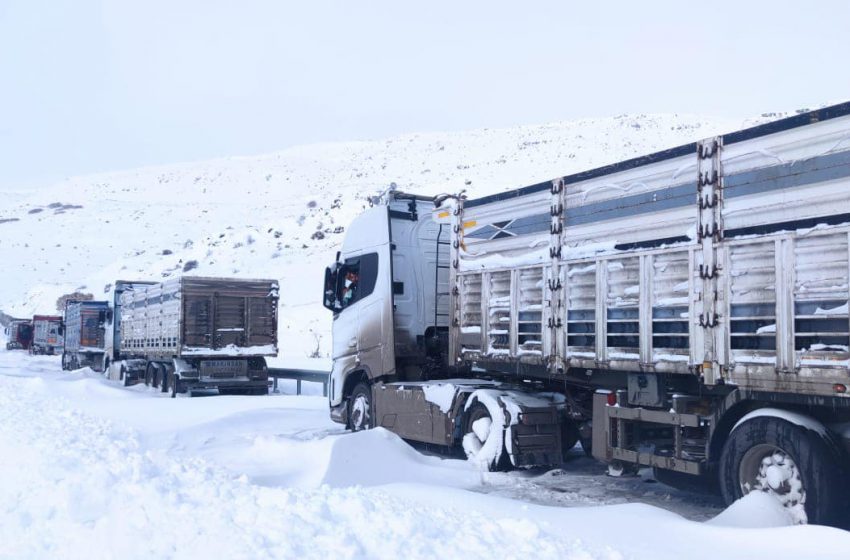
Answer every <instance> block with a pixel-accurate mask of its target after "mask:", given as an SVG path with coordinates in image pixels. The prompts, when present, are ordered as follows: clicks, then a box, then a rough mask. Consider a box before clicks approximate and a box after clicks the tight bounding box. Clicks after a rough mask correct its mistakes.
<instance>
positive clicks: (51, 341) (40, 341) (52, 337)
mask: <svg viewBox="0 0 850 560" xmlns="http://www.w3.org/2000/svg"><path fill="white" fill-rule="evenodd" d="M32 329H33V337H32V345H31V346H30V354H47V355H50V356H52V355H54V354H56V353H57V352H58V351H59V350H61V349H62V346H63V338H62V317H59V316H57V315H35V316H33V318H32Z"/></svg>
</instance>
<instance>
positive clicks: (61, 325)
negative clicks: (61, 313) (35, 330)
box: [56, 323, 65, 336]
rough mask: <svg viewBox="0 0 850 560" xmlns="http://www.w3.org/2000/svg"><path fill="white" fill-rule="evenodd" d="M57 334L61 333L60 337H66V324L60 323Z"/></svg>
mask: <svg viewBox="0 0 850 560" xmlns="http://www.w3.org/2000/svg"><path fill="white" fill-rule="evenodd" d="M56 332H57V333H59V334H60V335H63V336H64V335H65V323H60V324H59V328H58V329H56Z"/></svg>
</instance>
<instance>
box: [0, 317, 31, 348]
mask: <svg viewBox="0 0 850 560" xmlns="http://www.w3.org/2000/svg"><path fill="white" fill-rule="evenodd" d="M5 334H6V350H29V347H30V344H32V321H30V320H29V319H11V320H10V321H9V324H8V325H7V326H6V328H5Z"/></svg>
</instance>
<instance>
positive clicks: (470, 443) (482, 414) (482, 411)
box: [463, 402, 511, 472]
mask: <svg viewBox="0 0 850 560" xmlns="http://www.w3.org/2000/svg"><path fill="white" fill-rule="evenodd" d="M492 426H493V419H492V417H491V416H490V411H489V410H488V409H487V407H486V406H484V405H483V404H482V403H480V402H476V403H474V404H473V405H472V406H470V407H469V410H467V411H466V416H465V420H464V423H463V451H464V453H466V457H467V459H468V460H470V461H475V460H476V458H477V456H478V453H479V452H480V451H481V449H482V448H483V447H484V445H485V444H486V443H487V441H489V440H490V438H493V437H497V436H496V434H495V433H494V432H493V431H491V428H492ZM497 429H498V428H497ZM477 462H478V464H479V466H480V467H483V468H484V469H486V470H488V471H491V472H493V471H506V470H509V469H510V468H511V460H510V457H508V454H507V452H506V450H505V443H504V441H503V442H502V443H501V449H500V450H499V451H498V453H497V456H496V457H495V458H490V459H489V460H488V461H487V462H483V461H477Z"/></svg>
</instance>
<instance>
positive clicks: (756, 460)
mask: <svg viewBox="0 0 850 560" xmlns="http://www.w3.org/2000/svg"><path fill="white" fill-rule="evenodd" d="M738 481H739V483H740V485H741V493H742V494H749V493H750V492H754V491H760V492H767V493H768V494H770V495H772V496H775V497H776V498H777V499H778V500H779V501H780V502H782V505H784V506H785V507H788V508H793V507H796V506H802V505H803V504H804V503H805V502H806V491H805V488H804V486H803V477H802V476H801V475H800V469H799V468H798V467H797V463H796V462H795V461H794V459H793V458H792V457H791V455H789V454H788V453H786V452H785V451H784V450H782V449H781V448H779V447H777V446H775V445H770V444H766V443H763V444H759V445H755V446H753V447H752V448H750V449H749V450H747V452H746V453H745V454H744V456H743V457H742V458H741V463H740V465H739V466H738Z"/></svg>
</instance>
